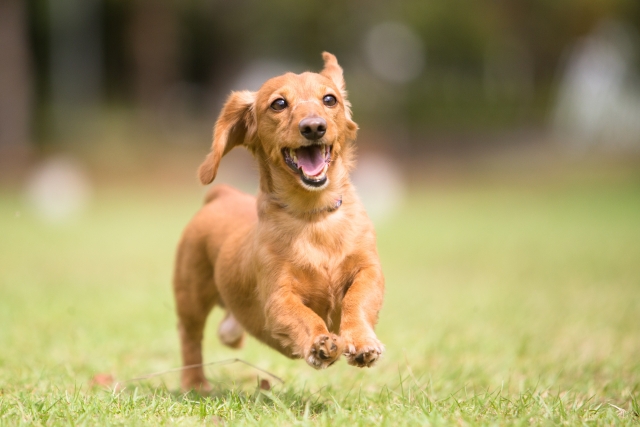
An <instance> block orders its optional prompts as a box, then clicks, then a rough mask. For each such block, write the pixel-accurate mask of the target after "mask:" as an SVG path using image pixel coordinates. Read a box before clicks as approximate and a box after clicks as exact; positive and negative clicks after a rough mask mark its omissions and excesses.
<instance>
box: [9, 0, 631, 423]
mask: <svg viewBox="0 0 640 427" xmlns="http://www.w3.org/2000/svg"><path fill="white" fill-rule="evenodd" d="M639 32H640V1H639V0H561V1H558V0H518V1H508V0H492V1H485V0H483V1H462V0H431V1H429V0H401V1H383V0H367V1H364V0H348V1H322V2H319V1H298V2H293V1H283V0H272V1H268V2H267V1H257V0H256V1H246V0H235V1H221V0H183V1H178V0H175V1H168V0H167V1H163V0H153V1H152V0H0V325H9V327H0V348H2V349H3V351H0V389H2V388H3V387H4V390H5V395H7V394H11V390H16V391H19V390H21V389H28V390H31V387H32V386H34V385H37V384H43V381H44V383H47V381H48V382H49V383H48V384H50V385H49V386H44V385H43V386H39V387H41V388H40V390H45V391H46V390H48V389H47V388H46V387H50V388H51V389H55V390H63V391H64V390H65V387H67V388H68V389H71V390H74V388H73V385H74V384H80V383H83V384H87V383H88V382H89V381H90V379H91V378H92V376H93V375H94V374H95V373H96V372H110V373H113V374H114V375H115V376H117V377H119V378H121V379H122V378H125V379H126V378H133V377H136V376H138V375H140V374H143V373H146V372H154V371H160V370H164V369H168V368H169V367H175V366H179V352H178V349H177V345H178V343H177V337H176V333H175V314H174V303H173V296H172V290H171V286H170V283H171V277H172V268H173V257H174V253H175V246H176V243H177V241H178V239H179V235H180V232H181V230H182V229H183V227H184V226H185V224H186V223H187V222H188V220H189V218H190V217H191V216H192V215H193V214H194V213H195V212H196V211H197V209H198V208H199V206H200V204H201V201H202V193H203V192H204V189H203V188H202V186H201V185H200V183H199V182H198V180H197V179H196V169H197V167H198V166H199V164H200V162H201V161H202V160H203V159H204V156H205V155H206V153H207V152H208V151H209V148H210V144H211V135H212V127H213V124H214V122H215V120H216V118H217V115H218V113H219V111H220V108H221V107H222V104H223V102H224V100H225V98H226V96H228V94H229V92H230V91H232V90H244V89H257V88H258V87H259V86H260V85H261V84H262V83H263V82H264V81H265V80H267V79H268V78H270V77H272V76H275V75H278V74H280V73H282V72H284V71H294V72H302V71H306V70H311V71H319V70H320V69H321V68H322V65H323V64H322V58H321V52H322V51H324V50H326V51H329V52H332V53H334V54H335V55H337V57H338V60H339V62H340V64H341V65H342V67H343V68H344V72H345V79H346V84H347V89H348V91H349V97H350V100H351V102H352V104H353V113H354V120H355V121H356V122H357V123H358V124H359V126H360V131H359V135H358V141H357V146H358V165H357V169H356V171H355V172H354V174H353V179H354V182H355V183H356V186H357V189H358V192H359V194H360V196H361V198H362V199H363V202H364V203H365V205H366V207H367V211H368V213H369V214H370V215H371V216H372V218H373V220H374V222H375V223H376V232H377V236H378V249H379V253H380V257H381V261H382V265H383V269H384V272H385V277H386V281H387V294H386V296H385V306H384V309H383V311H382V314H381V321H380V324H379V328H378V329H377V331H378V332H379V336H380V338H381V340H382V341H383V342H384V343H385V344H386V345H387V356H386V357H385V359H384V360H383V361H382V362H381V366H380V368H379V369H377V370H371V371H369V370H367V371H366V372H362V371H355V370H350V369H349V367H347V366H346V364H340V366H342V367H337V368H336V369H339V371H337V374H333V376H325V375H324V374H321V373H318V374H315V373H313V371H312V370H311V369H308V367H305V365H304V363H302V362H290V361H287V360H286V359H285V358H283V357H280V356H279V355H277V354H276V353H275V352H265V351H264V347H263V346H260V345H259V344H256V343H255V341H250V342H249V344H248V348H247V349H245V350H243V352H242V353H239V354H236V353H231V352H227V350H225V349H223V348H222V346H220V345H219V344H218V341H217V339H215V338H214V336H215V329H216V328H215V326H214V327H212V328H208V335H209V337H208V338H207V339H206V340H205V341H206V346H207V350H206V352H205V357H206V360H222V359H225V358H227V357H238V355H239V357H243V358H247V360H251V361H252V363H255V364H257V365H259V366H261V367H262V368H265V369H274V372H275V373H277V374H278V375H283V376H285V373H286V375H287V376H288V378H293V377H297V378H299V379H300V380H299V381H300V383H304V381H306V379H307V378H310V379H311V380H310V381H311V383H313V384H322V382H323V381H326V382H328V383H331V381H333V382H334V383H335V384H337V386H336V387H338V389H340V388H341V387H342V385H343V384H342V382H343V380H344V381H347V382H349V381H352V378H366V379H367V381H370V382H371V384H373V387H374V388H373V389H374V390H379V388H376V387H378V386H375V384H378V385H380V384H389V385H390V387H392V388H393V387H395V385H394V384H397V379H398V369H397V367H398V366H404V365H405V364H408V363H412V366H413V369H414V371H415V372H416V374H417V376H418V377H419V378H421V377H420V375H426V374H428V375H427V377H428V378H431V375H432V374H433V378H434V383H435V384H436V386H435V393H436V394H439V395H440V396H447V397H448V396H452V395H453V393H458V391H460V389H461V384H471V385H473V386H475V387H478V389H479V390H482V389H483V387H484V388H486V389H494V390H495V389H502V387H503V386H504V385H505V378H507V383H508V381H509V380H508V378H511V379H512V382H511V383H510V384H511V386H510V387H512V390H516V391H518V390H519V391H522V390H525V389H526V388H527V387H529V386H531V387H532V388H534V389H537V388H538V383H540V384H542V385H541V386H540V387H541V389H545V387H552V386H553V387H558V389H559V390H575V389H576V387H577V388H578V389H579V390H582V391H581V392H582V393H584V396H585V397H584V401H590V400H591V399H592V397H593V396H594V394H597V393H599V392H598V391H597V390H601V392H600V393H601V395H606V396H607V399H613V400H598V399H595V400H593V402H594V405H596V404H598V405H600V403H599V402H604V401H606V402H614V403H615V404H616V405H618V406H619V407H624V408H627V406H625V405H627V403H626V402H627V400H625V399H627V397H625V396H628V395H630V394H631V393H632V391H633V393H636V394H637V390H640V385H638V384H640V365H639V364H638V357H637V356H638V354H640V340H638V337H640V330H639V328H640V291H639V290H640V281H639V280H640V263H638V259H640V220H639V219H640V36H639ZM216 182H217V183H219V182H227V183H230V184H233V185H234V186H237V187H239V188H241V189H243V190H245V191H248V192H255V191H256V190H257V184H258V179H257V174H256V167H255V165H254V163H253V160H252V159H251V156H250V155H249V154H248V153H247V152H246V151H245V150H242V149H238V150H232V151H231V152H230V153H229V154H228V155H227V157H225V159H224V160H223V161H222V163H221V168H220V171H219V174H218V177H217V178H216ZM221 316H222V311H221V310H214V314H213V318H212V320H211V322H216V321H217V320H219V319H220V318H221ZM141 343H143V344H142V345H141ZM409 361H410V362H409ZM5 367H6V369H3V368H5ZM45 369H46V374H43V372H45ZM214 372H217V371H215V370H214ZM585 373H586V374H585ZM314 375H315V376H314ZM412 376H413V374H412ZM43 378H44V380H43ZM177 378H178V377H177V375H176V376H171V377H169V380H168V381H169V383H168V384H169V386H170V387H177ZM423 378H426V377H423ZM354 381H355V380H354ZM429 381H430V380H429ZM249 383H250V384H251V385H252V386H253V384H255V379H254V378H252V379H251V381H250V382H249ZM3 384H4V385H3ZM60 384H63V385H62V386H61V385H60ZM401 384H402V383H401ZM501 384H502V385H501ZM576 384H579V385H578V386H576ZM594 384H595V385H594ZM305 387H306V386H305ZM506 387H509V386H506ZM365 388H366V387H365ZM356 389H357V388H356ZM7 390H9V392H7ZM396 390H397V389H396ZM456 390H458V391H456ZM554 390H555V389H554ZM593 390H596V391H593ZM602 390H604V391H602ZM1 393H2V391H1V390H0V394H1ZM465 393H466V387H465ZM625 393H626V394H625ZM54 394H55V393H54ZM54 394H52V395H54ZM403 394H404V392H403ZM551 394H554V395H555V394H557V393H556V392H555V391H554V392H552V393H551ZM25 395H30V394H29V393H25ZM358 396H359V394H358ZM358 399H359V397H358ZM517 399H518V398H516V400H517ZM435 400H437V399H436V398H435V397H434V401H435ZM52 402H53V401H52ZM456 402H457V401H456ZM54 405H55V403H52V407H53V406H54ZM576 405H577V406H580V407H582V406H581V405H582V403H579V404H576ZM32 406H34V405H32V404H29V405H25V406H24V407H32ZM44 406H48V405H44ZM63 406H64V405H63ZM604 406H606V405H604ZM16 407H17V406H16ZM65 407H66V406H65ZM567 407H568V406H567ZM21 408H22V407H21ZM612 410H613V409H612ZM0 412H2V411H0ZM630 413H631V412H630ZM65 416H66V417H67V418H65V419H68V416H67V415H65ZM21 419H22V418H21ZM46 422H47V421H46V420H45V421H42V423H46ZM376 422H377V421H376ZM36 424H37V423H36ZM423 424H424V423H423Z"/></svg>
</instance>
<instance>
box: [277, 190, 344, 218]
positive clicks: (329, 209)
mask: <svg viewBox="0 0 640 427" xmlns="http://www.w3.org/2000/svg"><path fill="white" fill-rule="evenodd" d="M267 197H268V198H269V201H270V202H271V203H273V204H274V205H276V206H277V207H278V208H280V209H283V210H286V211H291V209H290V206H289V205H287V204H286V203H284V202H282V201H281V200H278V199H276V198H275V197H274V196H267ZM340 206H342V194H341V195H340V196H339V197H338V198H336V199H335V200H334V201H333V203H331V204H329V205H326V206H321V207H319V208H315V209H312V210H309V211H304V212H299V211H296V212H292V213H295V214H296V215H300V214H302V215H304V216H313V215H317V214H323V213H332V212H335V211H337V210H338V209H339V208H340Z"/></svg>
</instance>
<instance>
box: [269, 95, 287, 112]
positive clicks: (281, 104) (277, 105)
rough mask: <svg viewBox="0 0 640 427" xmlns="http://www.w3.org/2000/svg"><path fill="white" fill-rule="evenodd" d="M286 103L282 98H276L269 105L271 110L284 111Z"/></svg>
mask: <svg viewBox="0 0 640 427" xmlns="http://www.w3.org/2000/svg"><path fill="white" fill-rule="evenodd" d="M287 105H288V104H287V101H286V100H285V99H284V98H278V99H276V100H275V101H273V102H272V103H271V109H272V110H275V111H280V110H284V109H285V108H287Z"/></svg>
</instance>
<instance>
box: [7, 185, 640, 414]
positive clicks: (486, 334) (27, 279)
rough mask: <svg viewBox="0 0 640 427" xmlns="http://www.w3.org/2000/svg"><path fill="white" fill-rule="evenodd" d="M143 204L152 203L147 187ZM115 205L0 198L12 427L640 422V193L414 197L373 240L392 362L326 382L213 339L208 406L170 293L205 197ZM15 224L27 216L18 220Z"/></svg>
mask: <svg viewBox="0 0 640 427" xmlns="http://www.w3.org/2000/svg"><path fill="white" fill-rule="evenodd" d="M147 190H148V189H147ZM147 190H145V189H140V190H135V189H129V190H114V189H111V190H100V189H98V191H97V193H96V195H95V200H94V203H93V204H92V206H91V209H90V211H89V212H87V213H86V214H85V215H84V216H83V217H82V218H80V219H79V220H77V221H75V222H72V223H69V224H64V225H48V224H46V223H44V222H42V221H40V220H38V218H37V217H36V216H35V215H34V214H33V213H32V212H31V211H29V209H28V208H26V207H25V206H24V205H23V202H22V200H21V198H20V197H18V196H16V195H15V194H13V193H10V192H5V193H0V425H60V424H63V425H65V424H72V425H139V424H140V425H162V424H167V425H174V424H177V425H202V424H211V425H215V424H223V423H227V422H228V423H230V424H234V425H245V424H246V425H255V424H260V425H294V424H296V425H304V424H318V425H330V426H337V425H349V426H352V425H389V426H395V425H454V424H455V425H505V424H508V425H579V424H582V425H585V424H586V425H602V424H604V425H610V424H619V425H638V424H639V423H640V421H639V417H638V412H639V407H638V406H639V405H640V180H638V179H637V175H634V178H631V179H614V180H609V181H607V180H603V181H601V182H600V181H598V182H591V183H589V184H587V183H581V182H577V181H575V180H567V181H566V182H564V184H563V185H559V184H556V185H551V184H544V185H539V186H537V187H535V188H532V187H527V186H525V185H520V184H512V185H509V186H502V187H495V186H489V185H484V186H483V185H476V186H458V187H455V188H449V189H443V188H428V187H427V188H421V187H416V188H414V189H413V190H412V192H411V197H410V198H409V200H408V201H407V203H406V205H405V206H404V207H403V208H402V210H401V211H400V212H398V213H397V215H396V217H395V218H393V219H392V220H390V221H387V222H386V223H384V224H380V225H379V226H378V240H379V249H380V255H381V258H382V262H383V267H384V270H385V275H386V279H387V294H386V300H385V306H384V309H383V312H382V315H381V319H380V323H379V327H378V332H379V336H380V338H381V339H382V341H383V342H384V343H385V344H386V347H387V352H386V354H385V357H384V358H383V360H382V361H381V362H380V363H379V365H378V366H376V367H375V368H372V369H368V370H358V369H356V368H353V367H350V366H348V365H347V364H346V363H345V362H344V361H342V362H340V363H338V364H336V365H335V366H334V367H332V368H330V369H328V370H325V371H320V372H317V371H314V370H313V369H311V368H310V367H308V366H307V365H306V364H305V363H304V362H302V361H290V360H288V359H285V358H284V357H283V356H280V355H279V354H276V353H275V352H273V351H272V350H270V349H267V348H266V347H264V346H262V345H260V344H258V343H256V342H255V341H254V340H250V341H249V343H248V345H247V346H246V348H245V349H243V350H241V351H239V352H233V351H231V350H228V349H225V348H223V347H222V346H221V345H220V344H218V342H217V339H216V338H215V324H216V322H217V321H218V320H219V319H220V312H219V311H218V312H214V315H213V316H212V319H211V323H210V327H209V329H208V331H207V338H206V345H205V347H206V348H205V359H206V360H207V361H216V360H224V359H228V358H233V357H240V358H242V359H244V360H246V361H248V362H251V363H253V364H255V365H257V366H259V367H261V368H263V369H266V370H268V371H270V372H272V373H274V374H275V375H278V376H280V377H282V378H283V379H284V380H285V384H284V385H279V384H277V382H275V381H271V384H272V386H273V388H272V390H271V391H260V390H259V389H258V388H257V387H256V384H257V378H258V377H259V376H260V377H265V375H264V374H261V373H260V372H257V371H255V370H253V369H252V368H250V367H248V366H245V365H242V364H233V365H225V366H211V367H209V368H208V369H207V372H208V375H209V378H210V379H211V381H212V382H213V384H214V388H215V390H214V393H213V394H212V395H211V396H208V397H199V396H197V395H192V394H189V395H183V394H181V393H180V392H179V391H178V381H179V375H178V374H176V373H167V374H165V375H161V376H159V377H155V378H152V379H149V380H145V381H129V382H124V384H123V388H122V389H119V390H116V391H114V390H113V389H108V388H104V387H96V386H91V385H90V382H91V379H92V377H93V376H94V375H95V374H97V373H108V374H111V375H113V376H114V377H115V378H116V379H117V380H118V381H126V380H128V379H131V378H135V377H138V376H140V375H144V374H147V373H152V372H157V371H163V370H167V369H170V368H174V367H177V366H179V365H180V361H179V357H178V341H177V334H176V331H175V315H174V312H173V300H172V294H171V289H170V278H171V270H172V264H173V254H174V248H175V244H176V242H177V239H178V236H179V233H180V232H181V229H182V227H183V226H184V225H185V224H186V222H187V220H188V219H189V217H190V216H191V215H192V214H193V213H194V212H195V210H196V209H197V208H198V206H199V203H200V196H199V194H198V193H197V189H193V190H189V191H186V192H184V191H182V192H179V191H176V190H167V191H166V192H162V191H158V190H156V191H155V192H151V193H149V192H148V191H147ZM18 212H19V214H18Z"/></svg>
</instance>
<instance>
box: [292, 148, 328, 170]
mask: <svg viewBox="0 0 640 427" xmlns="http://www.w3.org/2000/svg"><path fill="white" fill-rule="evenodd" d="M296 156H297V157H298V166H299V167H301V168H302V172H304V173H305V174H306V175H307V176H316V175H318V174H319V173H320V172H321V171H322V169H323V168H324V163H325V161H324V156H323V155H322V147H321V146H320V145H311V146H309V147H300V148H298V149H297V150H296Z"/></svg>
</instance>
